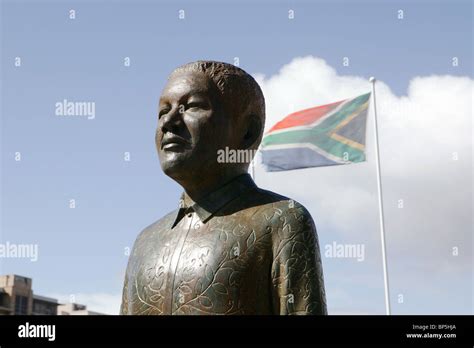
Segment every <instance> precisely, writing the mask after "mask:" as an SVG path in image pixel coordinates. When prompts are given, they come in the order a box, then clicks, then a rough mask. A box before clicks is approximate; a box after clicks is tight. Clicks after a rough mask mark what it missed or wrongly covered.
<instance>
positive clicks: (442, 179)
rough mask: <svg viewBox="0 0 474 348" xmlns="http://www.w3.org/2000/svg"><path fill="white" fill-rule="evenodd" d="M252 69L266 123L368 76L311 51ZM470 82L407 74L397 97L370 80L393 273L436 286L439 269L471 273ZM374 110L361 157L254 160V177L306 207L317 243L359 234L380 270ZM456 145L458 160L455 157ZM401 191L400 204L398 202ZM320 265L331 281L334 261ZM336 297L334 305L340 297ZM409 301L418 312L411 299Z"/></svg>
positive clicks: (339, 94)
mask: <svg viewBox="0 0 474 348" xmlns="http://www.w3.org/2000/svg"><path fill="white" fill-rule="evenodd" d="M255 77H256V79H257V81H258V82H259V84H260V85H261V87H262V90H263V92H264V94H265V98H266V102H267V121H266V130H268V129H269V128H270V127H271V126H272V125H274V124H275V123H276V122H278V121H279V120H281V119H282V118H283V117H284V116H286V115H287V114H289V113H290V112H292V111H296V110H301V109H304V108H308V107H313V106H316V105H323V104H327V103H331V102H334V101H338V100H342V99H347V98H351V97H354V96H357V95H360V94H363V93H367V92H369V91H370V88H371V86H370V83H369V82H368V77H360V76H341V75H338V74H337V72H336V71H335V69H333V68H332V67H330V66H329V65H328V64H327V63H326V62H325V61H324V60H322V59H320V58H316V57H311V56H308V57H304V58H295V59H293V60H292V61H291V62H290V63H289V64H287V65H285V66H284V67H283V68H282V69H281V70H280V71H279V72H278V73H277V74H276V75H274V76H271V77H268V78H266V77H265V76H263V75H259V74H257V75H255ZM473 86H474V81H473V80H472V79H470V78H468V77H457V76H437V75H432V76H426V77H414V78H413V79H412V80H411V81H410V83H409V87H408V90H407V95H406V96H400V97H398V96H396V95H395V94H394V93H393V92H392V91H391V89H390V88H389V87H388V86H387V85H386V84H385V83H384V82H383V81H377V83H376V93H377V109H378V120H379V140H380V149H381V150H380V155H381V166H382V183H383V190H384V204H385V216H386V236H387V248H388V255H389V270H390V272H392V274H393V275H395V274H396V275H397V279H398V280H399V281H403V279H406V281H407V282H409V281H412V279H422V278H423V280H424V281H425V282H427V283H430V284H431V285H432V286H436V284H438V282H446V281H449V280H448V279H447V278H446V274H447V277H448V278H449V275H450V274H452V275H453V277H454V274H457V275H459V274H464V275H465V277H466V278H467V279H470V278H469V277H472V273H471V272H472V246H471V244H470V243H471V240H472V239H471V238H472V218H471V214H472V196H471V194H472V157H471V155H472V152H471V151H472V100H473V99H474V93H473ZM372 118H373V115H372V112H370V114H369V122H368V132H367V158H368V161H367V162H366V163H360V164H354V165H348V166H334V167H326V168H313V169H304V170H296V171H288V172H279V173H266V172H265V171H264V170H263V168H262V167H261V166H260V165H258V164H257V167H256V176H257V178H256V181H257V183H258V184H259V186H262V187H264V188H267V189H270V190H273V191H277V192H279V193H282V194H286V195H288V196H291V197H292V198H295V199H297V200H299V201H300V202H302V203H303V204H304V205H305V206H306V207H307V208H308V209H309V211H310V212H311V214H312V215H313V217H314V219H315V222H316V225H317V227H318V232H319V237H320V240H321V244H324V243H331V242H332V241H333V240H338V241H347V242H348V243H349V242H357V241H360V242H362V243H364V244H366V253H367V254H368V257H367V269H366V272H367V273H370V272H374V269H375V270H376V271H380V267H379V266H380V262H381V261H380V257H381V254H380V237H379V223H378V211H377V209H378V205H377V186H376V176H375V173H376V172H375V161H374V146H375V144H374V132H373V119H372ZM455 153H456V154H457V156H458V160H453V156H456V154H455ZM289 183H291V184H289ZM400 199H402V200H403V205H404V208H403V209H399V208H398V206H397V204H398V201H399V200H400ZM453 247H458V248H459V250H460V252H459V256H456V257H455V256H453V255H452V251H453ZM325 265H329V266H330V268H331V272H332V273H329V272H325V275H326V282H327V283H328V285H329V288H332V287H333V285H335V284H336V283H337V282H336V280H335V279H336V276H339V275H338V274H337V272H338V270H337V267H336V266H337V265H336V263H334V261H333V260H328V259H326V260H325ZM333 266H334V267H333ZM446 269H449V272H447V273H446V272H445V271H446ZM334 273H335V274H334ZM405 275H406V277H405V278H404V276H405ZM441 275H442V276H443V278H440V276H441ZM348 277H351V276H350V275H349V276H348ZM400 279H401V280H400ZM453 279H454V278H453ZM348 286H349V285H348ZM380 286H382V284H380ZM453 286H457V285H456V284H453ZM393 287H394V288H397V287H405V288H406V284H393ZM408 288H409V286H408ZM381 289H382V288H381ZM346 290H347V289H346ZM346 292H348V293H350V291H346ZM467 293H469V292H467ZM447 295H448V294H447ZM330 296H331V294H328V297H330ZM336 300H337V299H336ZM456 300H457V301H462V300H463V299H462V298H461V299H453V301H456ZM464 300H466V299H464ZM467 300H469V299H467ZM328 302H329V303H330V305H331V301H328ZM434 303H435V302H433V304H434ZM333 305H334V308H338V309H337V312H340V311H341V309H340V308H339V306H338V304H337V301H336V303H334V302H333ZM381 305H383V303H382V304H381ZM413 308H415V310H414V311H413V312H414V313H416V304H415V305H414V307H413ZM346 311H347V312H353V311H358V312H359V311H363V309H361V308H356V307H354V308H346Z"/></svg>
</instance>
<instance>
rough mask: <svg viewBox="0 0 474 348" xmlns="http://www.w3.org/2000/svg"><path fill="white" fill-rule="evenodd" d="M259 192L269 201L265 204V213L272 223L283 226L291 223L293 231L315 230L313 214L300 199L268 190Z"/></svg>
mask: <svg viewBox="0 0 474 348" xmlns="http://www.w3.org/2000/svg"><path fill="white" fill-rule="evenodd" d="M259 193H260V195H262V196H264V197H265V198H266V199H265V200H266V201H267V202H268V203H266V204H264V205H263V209H264V214H265V215H266V216H267V217H269V218H270V219H269V222H270V223H271V225H274V226H275V225H278V226H280V227H282V228H283V227H285V226H286V225H290V226H291V228H292V230H293V231H296V230H301V229H305V230H311V231H313V230H315V226H314V221H313V218H312V216H311V214H310V213H309V211H308V210H307V209H306V207H305V206H303V205H302V204H301V203H299V202H298V201H296V200H294V199H291V198H289V197H286V196H282V195H280V194H277V193H275V192H271V191H267V190H262V189H259Z"/></svg>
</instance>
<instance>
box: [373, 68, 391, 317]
mask: <svg viewBox="0 0 474 348" xmlns="http://www.w3.org/2000/svg"><path fill="white" fill-rule="evenodd" d="M369 81H370V83H371V84H372V98H373V100H374V130H375V156H376V158H377V188H378V190H377V191H378V198H379V199H378V200H379V216H380V219H379V222H380V240H381V243H382V262H383V281H384V287H385V312H386V314H387V315H390V314H391V310H390V291H389V286H388V272H387V250H386V247H385V222H384V215H383V199H382V183H381V182H382V179H381V176H380V154H379V135H378V126H377V106H376V100H375V81H376V80H375V77H371V78H370V79H369Z"/></svg>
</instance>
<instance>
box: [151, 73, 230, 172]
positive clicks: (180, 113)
mask: <svg viewBox="0 0 474 348" xmlns="http://www.w3.org/2000/svg"><path fill="white" fill-rule="evenodd" d="M221 99H222V97H221V95H220V93H219V92H218V90H217V88H216V87H215V85H214V84H213V82H212V81H211V80H210V79H209V78H208V77H207V76H206V75H205V74H203V73H199V72H177V73H174V74H173V75H172V76H171V77H170V79H169V80H168V83H167V85H166V86H165V88H164V89H163V92H162V94H161V98H160V104H159V121H158V129H157V131H156V137H155V142H156V148H157V150H158V155H159V158H160V163H161V168H162V169H163V171H164V172H165V174H166V175H168V176H170V177H172V178H173V179H175V180H177V181H180V180H188V179H189V178H192V177H194V176H203V175H206V174H209V173H210V174H218V173H215V172H216V171H217V172H218V171H219V167H218V163H217V150H218V149H221V148H224V147H225V146H230V145H231V144H232V132H230V127H231V123H232V122H231V119H230V118H229V117H225V115H224V112H223V107H222V101H221ZM196 179H197V178H196Z"/></svg>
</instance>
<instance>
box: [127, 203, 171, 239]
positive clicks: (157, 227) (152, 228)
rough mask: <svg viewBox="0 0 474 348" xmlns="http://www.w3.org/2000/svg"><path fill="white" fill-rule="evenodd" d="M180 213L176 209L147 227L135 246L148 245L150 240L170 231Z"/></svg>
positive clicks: (138, 237) (139, 235)
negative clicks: (165, 231)
mask: <svg viewBox="0 0 474 348" xmlns="http://www.w3.org/2000/svg"><path fill="white" fill-rule="evenodd" d="M177 213H178V209H175V210H173V211H171V212H169V213H168V214H166V215H165V216H163V217H162V218H160V219H158V220H157V221H155V222H154V223H152V224H151V225H149V226H147V227H145V228H144V229H143V230H142V231H141V232H140V233H139V234H138V236H137V238H136V240H135V246H137V245H139V244H141V243H146V242H147V241H148V240H150V239H154V238H156V237H158V235H159V234H160V232H161V231H163V230H168V229H170V228H171V225H172V224H173V222H174V219H175V218H176V214H177Z"/></svg>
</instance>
